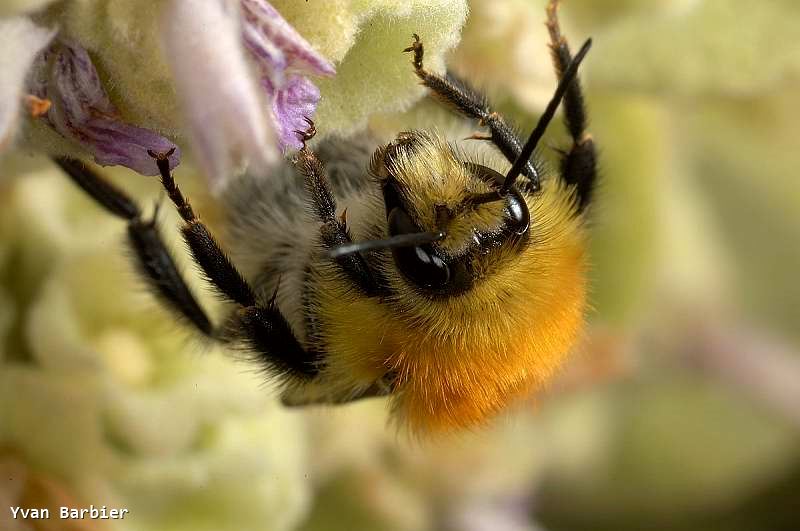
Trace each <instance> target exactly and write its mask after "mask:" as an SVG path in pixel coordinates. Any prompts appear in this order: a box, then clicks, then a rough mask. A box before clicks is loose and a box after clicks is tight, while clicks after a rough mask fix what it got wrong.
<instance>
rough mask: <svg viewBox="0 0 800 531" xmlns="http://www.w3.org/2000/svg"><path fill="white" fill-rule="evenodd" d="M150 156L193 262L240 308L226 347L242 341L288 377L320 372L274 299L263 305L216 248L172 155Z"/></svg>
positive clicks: (225, 335) (225, 333)
mask: <svg viewBox="0 0 800 531" xmlns="http://www.w3.org/2000/svg"><path fill="white" fill-rule="evenodd" d="M149 153H150V156H152V157H153V158H155V159H156V164H157V165H158V170H159V172H160V173H161V184H162V185H163V186H164V189H165V190H166V191H167V195H169V198H170V199H171V200H172V202H173V203H174V204H175V206H176V207H177V209H178V213H179V214H180V215H181V217H182V218H183V220H184V225H183V227H182V228H181V231H182V232H183V237H184V239H185V240H186V244H187V245H188V246H189V250H190V251H191V253H192V257H193V258H194V261H195V262H196V263H197V264H198V265H199V266H200V268H201V269H202V270H203V272H204V273H205V275H206V277H207V279H208V280H209V282H210V283H211V284H212V285H213V286H214V287H215V288H216V289H217V290H218V291H219V292H220V293H221V294H222V295H224V296H225V297H227V298H228V299H229V300H230V301H232V302H235V303H237V304H238V305H239V306H240V307H241V308H240V309H239V311H238V312H237V313H236V318H235V319H234V320H233V322H232V323H229V324H228V326H227V327H226V328H225V330H223V331H222V337H223V339H225V340H226V341H237V340H238V341H242V342H243V343H245V344H246V345H247V346H249V347H250V348H251V349H253V350H254V351H255V352H257V353H258V355H259V360H260V361H261V362H262V363H264V364H265V365H266V366H267V367H268V368H269V369H271V370H276V371H278V372H279V373H281V374H283V375H287V376H294V377H297V378H300V379H305V378H308V377H311V376H313V375H315V374H316V373H317V372H318V371H319V368H318V358H319V356H318V355H316V354H315V353H312V352H308V351H306V350H305V349H304V348H303V346H302V345H300V342H299V341H298V340H297V338H296V337H295V336H294V334H293V332H292V329H291V327H290V326H289V323H288V321H287V320H286V318H285V317H284V316H283V314H281V312H280V310H279V309H278V307H277V306H276V305H275V298H274V297H273V299H272V300H271V301H269V303H268V304H267V305H266V307H264V306H262V305H261V304H259V301H258V300H257V299H256V296H255V293H254V292H253V289H252V288H251V287H250V285H249V284H248V283H247V281H246V280H245V279H244V277H243V276H242V274H241V273H240V272H239V271H238V270H237V269H236V267H235V266H234V265H233V264H232V263H231V261H230V259H229V258H228V257H227V256H226V255H225V252H224V251H223V250H222V248H221V247H220V245H219V243H217V241H216V239H215V238H214V236H213V235H212V234H211V231H209V230H208V227H206V226H205V224H203V222H201V221H200V219H198V217H197V216H196V215H195V213H194V210H192V207H191V205H190V204H189V202H188V201H187V199H186V198H185V197H184V196H183V193H182V192H181V191H180V188H178V185H177V184H176V183H175V180H174V179H173V177H172V174H171V173H170V171H169V161H168V160H167V158H168V157H169V155H170V153H160V154H159V153H151V152H149Z"/></svg>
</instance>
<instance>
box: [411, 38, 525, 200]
mask: <svg viewBox="0 0 800 531" xmlns="http://www.w3.org/2000/svg"><path fill="white" fill-rule="evenodd" d="M403 51H404V52H413V53H414V58H413V60H412V64H413V65H414V71H415V72H416V74H417V77H419V78H420V79H421V80H422V84H423V85H425V86H426V87H428V88H429V89H430V90H431V91H433V93H434V95H436V96H437V97H438V98H439V99H440V100H442V101H444V102H445V103H446V104H447V105H449V106H451V107H453V108H455V109H456V110H457V111H458V112H460V113H462V114H464V115H465V116H467V117H469V118H474V119H476V120H478V121H479V123H480V125H482V126H485V127H488V128H489V131H490V135H487V136H480V135H473V136H472V137H470V138H472V139H476V140H490V141H491V142H492V143H493V144H494V145H495V146H496V147H497V149H499V150H500V152H501V153H502V154H503V155H504V156H505V157H506V159H508V161H509V162H511V163H512V164H513V163H514V161H515V160H517V157H518V156H519V154H520V152H521V151H522V142H521V141H520V139H519V137H518V136H517V134H516V133H515V132H514V129H513V128H512V127H511V126H510V125H508V123H506V121H505V119H503V117H502V116H501V115H500V114H498V113H497V112H494V111H492V110H491V108H490V107H489V103H488V101H486V97H485V96H484V95H482V94H480V93H479V92H478V91H477V90H475V89H474V88H473V87H471V86H470V85H468V84H467V83H466V82H465V81H463V80H461V79H459V78H457V77H455V76H454V75H452V74H450V73H448V74H447V75H446V76H445V77H442V76H438V75H436V74H431V73H430V72H428V71H427V70H425V68H424V67H423V64H422V59H423V55H424V53H425V50H424V48H423V46H422V41H420V39H419V35H417V34H416V33H415V34H414V42H413V43H411V46H409V47H408V48H406V49H405V50H403ZM539 173H540V172H539V170H538V169H537V168H536V167H535V166H534V165H533V163H532V162H531V161H528V162H527V163H526V164H525V166H524V167H523V169H522V174H523V175H525V176H526V177H528V179H529V184H528V188H529V190H530V191H536V190H539V188H540V186H541V183H540V180H539Z"/></svg>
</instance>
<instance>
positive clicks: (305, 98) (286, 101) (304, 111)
mask: <svg viewBox="0 0 800 531" xmlns="http://www.w3.org/2000/svg"><path fill="white" fill-rule="evenodd" d="M262 83H263V85H264V88H265V89H266V90H267V93H268V94H270V95H271V96H272V111H273V112H274V113H275V118H276V120H277V121H278V133H279V140H280V142H281V147H282V148H284V149H286V148H287V147H293V148H295V149H300V148H301V147H302V146H303V143H302V142H301V141H300V138H299V137H298V135H297V133H296V131H305V130H306V129H307V128H308V124H307V123H306V122H305V118H306V117H310V116H313V115H314V110H315V109H316V106H317V102H318V101H319V89H318V88H317V87H316V85H314V84H313V83H312V82H311V81H309V80H308V79H306V78H304V77H303V76H298V75H292V76H290V77H289V79H288V80H287V81H286V83H285V84H284V85H283V86H282V87H281V88H280V89H278V90H275V88H274V87H272V85H271V84H270V82H269V79H268V78H266V77H265V78H263V79H262Z"/></svg>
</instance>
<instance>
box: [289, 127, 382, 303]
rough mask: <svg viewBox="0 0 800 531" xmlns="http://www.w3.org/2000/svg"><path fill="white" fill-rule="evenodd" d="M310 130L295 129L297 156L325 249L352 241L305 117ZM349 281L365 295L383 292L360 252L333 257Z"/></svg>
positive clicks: (344, 214)
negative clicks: (310, 144) (298, 141)
mask: <svg viewBox="0 0 800 531" xmlns="http://www.w3.org/2000/svg"><path fill="white" fill-rule="evenodd" d="M306 123H308V129H307V130H306V131H296V133H297V134H298V135H299V136H300V139H301V140H302V142H303V147H302V148H301V149H300V151H298V152H297V155H295V157H294V164H295V167H296V168H297V171H299V172H300V174H301V175H302V176H303V180H304V184H305V188H306V193H307V194H308V197H309V199H310V205H311V210H312V212H313V213H314V216H315V217H316V218H317V220H318V221H320V222H321V223H322V225H321V226H320V236H321V241H322V245H323V246H324V248H325V250H331V249H333V248H335V247H339V246H341V245H345V244H349V243H352V239H351V237H350V232H349V231H348V230H347V219H346V213H343V214H342V216H341V217H338V216H337V215H336V198H335V197H334V195H333V191H332V189H331V185H330V182H329V181H328V176H327V174H326V173H325V167H324V165H323V164H322V161H321V160H319V158H318V157H317V155H316V154H315V153H314V152H313V151H312V150H311V149H310V148H309V147H308V145H307V142H308V141H309V140H311V139H312V138H313V137H314V135H315V134H316V129H315V128H314V122H312V121H311V120H309V119H308V118H306ZM334 260H335V262H336V264H337V265H338V266H339V267H340V268H341V269H342V271H343V272H344V274H345V275H347V277H348V278H349V279H350V281H351V282H352V283H353V284H355V285H356V286H357V287H358V288H359V289H360V290H361V291H362V292H363V293H364V294H366V295H379V294H381V292H382V288H381V285H380V283H379V282H378V281H377V280H376V278H375V274H374V273H373V272H372V271H371V270H370V268H369V266H368V265H367V262H366V260H364V257H363V256H362V255H361V254H360V253H351V254H347V255H344V256H339V257H337V258H335V259H334Z"/></svg>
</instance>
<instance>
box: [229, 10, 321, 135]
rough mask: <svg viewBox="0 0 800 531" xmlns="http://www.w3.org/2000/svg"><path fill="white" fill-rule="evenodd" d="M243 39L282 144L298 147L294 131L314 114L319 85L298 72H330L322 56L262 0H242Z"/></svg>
mask: <svg viewBox="0 0 800 531" xmlns="http://www.w3.org/2000/svg"><path fill="white" fill-rule="evenodd" d="M240 3H241V6H242V16H243V19H244V20H243V26H242V40H243V41H244V43H245V46H246V48H247V50H248V51H249V52H250V54H251V56H252V57H253V59H254V60H255V62H256V65H257V66H258V69H259V71H260V72H261V84H262V86H263V87H264V88H265V89H266V92H267V94H268V95H269V97H270V101H271V103H272V111H273V114H274V115H275V119H276V121H277V127H278V132H279V141H280V144H281V148H282V149H283V150H286V149H287V148H288V147H293V148H298V149H299V148H300V147H301V146H302V142H301V141H300V140H299V138H298V136H297V133H296V132H295V131H303V130H305V129H306V128H307V127H308V125H307V124H306V122H305V118H306V117H309V118H310V117H311V116H313V115H314V111H315V110H316V107H317V102H318V101H319V89H317V87H316V86H315V85H314V84H313V83H312V82H311V81H309V80H308V79H306V78H305V77H302V76H301V75H300V74H313V75H320V76H328V75H333V74H334V73H335V70H334V68H333V65H331V64H330V63H329V62H328V61H327V60H326V59H325V58H324V57H323V56H321V55H320V54H318V53H317V52H316V51H314V49H313V48H312V47H311V45H310V44H309V43H308V41H306V40H305V39H304V38H303V37H302V36H301V35H300V34H299V33H297V31H296V30H295V29H294V28H293V27H292V26H291V25H289V23H288V22H286V20H284V18H283V17H282V16H281V15H280V13H278V11H277V10H275V8H274V7H272V6H271V5H270V4H269V3H268V2H266V1H265V0H241V2H240Z"/></svg>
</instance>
